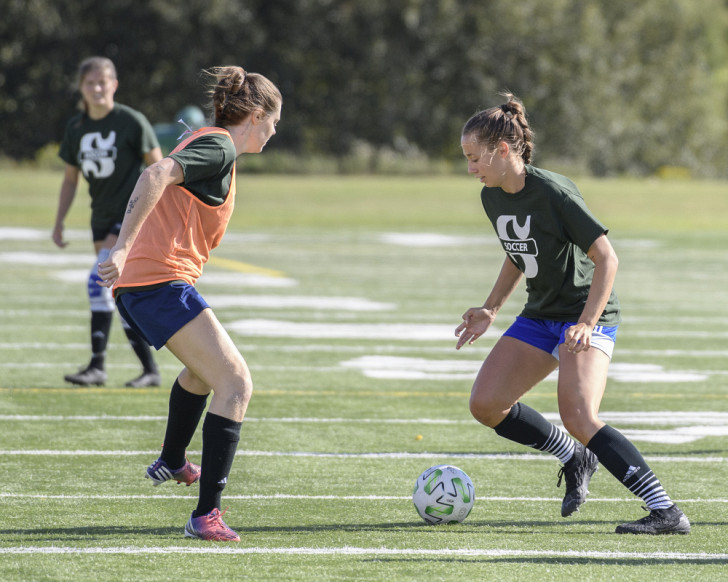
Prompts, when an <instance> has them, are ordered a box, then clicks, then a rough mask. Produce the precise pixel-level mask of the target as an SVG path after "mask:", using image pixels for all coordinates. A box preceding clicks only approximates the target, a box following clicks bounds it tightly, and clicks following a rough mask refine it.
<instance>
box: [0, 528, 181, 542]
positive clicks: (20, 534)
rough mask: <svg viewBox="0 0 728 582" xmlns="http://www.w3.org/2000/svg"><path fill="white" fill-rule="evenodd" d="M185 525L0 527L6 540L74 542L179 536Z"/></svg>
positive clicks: (0, 534)
mask: <svg viewBox="0 0 728 582" xmlns="http://www.w3.org/2000/svg"><path fill="white" fill-rule="evenodd" d="M183 530H184V526H176V527H144V526H125V525H94V526H89V527H37V528H15V529H0V538H3V539H4V540H5V541H8V540H10V539H12V538H13V537H15V538H18V539H22V540H24V541H27V540H28V538H33V539H36V540H38V541H44V542H72V541H83V540H88V539H90V538H94V539H103V538H107V537H108V538H119V537H125V536H154V537H179V536H180V534H182V533H183Z"/></svg>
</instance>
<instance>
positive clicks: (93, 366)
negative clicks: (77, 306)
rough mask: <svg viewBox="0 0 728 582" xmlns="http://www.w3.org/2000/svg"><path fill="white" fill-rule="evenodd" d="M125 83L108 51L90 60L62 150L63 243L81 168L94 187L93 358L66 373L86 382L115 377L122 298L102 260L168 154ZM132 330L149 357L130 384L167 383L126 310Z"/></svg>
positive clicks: (58, 233) (58, 227) (58, 226)
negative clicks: (113, 345) (101, 272)
mask: <svg viewBox="0 0 728 582" xmlns="http://www.w3.org/2000/svg"><path fill="white" fill-rule="evenodd" d="M118 86H119V82H118V80H117V77H116V68H115V67H114V63H113V62H111V61H110V60H109V59H107V58H104V57H91V58H88V59H86V60H84V61H83V62H82V63H81V64H80V66H79V71H78V87H79V89H80V91H81V97H82V106H83V111H82V112H81V113H79V114H77V115H75V116H74V117H72V118H71V120H70V121H69V122H68V125H67V126H66V131H65V134H64V136H63V141H62V142H61V148H60V152H59V155H60V157H61V159H63V161H64V162H66V171H65V175H64V178H63V183H62V184H61V192H60V200H59V203H58V212H57V215H56V223H55V227H54V229H53V235H52V236H53V241H54V242H55V243H56V244H57V245H58V246H59V247H61V248H63V247H65V246H67V244H68V243H67V242H66V241H65V240H64V238H63V228H64V225H63V222H64V220H65V218H66V215H67V214H68V211H69V209H70V207H71V203H72V202H73V199H74V198H75V196H76V189H77V187H78V177H79V174H83V176H84V178H86V180H87V182H88V185H89V194H90V195H91V232H92V236H93V244H94V250H95V252H96V256H97V260H96V261H94V266H93V267H92V269H91V272H90V273H89V278H88V284H87V289H88V296H89V305H90V308H91V361H90V362H89V364H88V365H87V366H86V367H85V368H82V369H81V370H80V371H79V372H77V373H75V374H68V375H66V376H65V380H66V381H68V382H71V383H73V384H77V385H80V386H90V385H97V386H102V385H103V384H104V383H105V382H106V379H107V374H106V370H105V359H106V347H107V345H108V342H109V333H110V331H111V321H112V318H113V314H114V311H115V310H116V308H115V306H114V300H113V298H112V296H111V291H110V289H106V288H104V287H100V286H99V285H98V284H97V281H98V280H99V277H98V271H97V266H98V263H99V262H102V261H105V260H106V258H107V257H108V256H109V249H110V248H111V247H112V246H114V243H115V242H116V238H117V235H118V234H119V229H120V228H121V221H122V219H123V218H124V211H125V210H126V205H127V203H128V201H129V195H130V194H131V192H132V190H133V189H134V185H135V184H136V181H137V179H138V178H139V175H140V174H141V172H142V169H143V168H144V165H145V164H147V165H149V164H152V163H154V162H156V161H158V160H160V159H162V151H161V149H160V147H159V143H158V142H157V138H156V136H155V135H154V130H153V129H152V126H151V125H150V124H149V122H148V121H147V119H146V118H145V117H144V115H142V114H141V113H139V112H138V111H135V110H134V109H132V108H130V107H127V106H126V105H122V104H120V103H115V102H114V94H115V93H116V90H117V88H118ZM122 326H123V327H124V332H125V333H126V336H127V338H128V340H129V343H130V344H131V347H132V348H133V349H134V352H135V353H136V355H137V357H138V358H139V361H140V362H141V364H142V373H141V375H140V376H139V377H137V378H135V379H133V380H131V381H129V382H127V383H126V385H127V386H133V387H143V386H159V384H160V376H159V372H158V369H157V365H156V363H155V362H154V358H153V356H152V353H151V350H150V349H149V346H148V345H147V344H146V342H144V341H143V340H142V339H141V338H140V337H139V335H138V334H137V332H136V331H134V330H133V329H131V328H130V327H129V326H128V325H127V324H126V322H125V321H124V320H123V318H122Z"/></svg>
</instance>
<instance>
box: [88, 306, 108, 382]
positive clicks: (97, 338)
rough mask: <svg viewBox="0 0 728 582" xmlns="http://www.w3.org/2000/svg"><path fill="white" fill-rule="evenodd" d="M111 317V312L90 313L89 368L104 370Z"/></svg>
mask: <svg viewBox="0 0 728 582" xmlns="http://www.w3.org/2000/svg"><path fill="white" fill-rule="evenodd" d="M113 315H114V314H113V313H112V312H111V311H92V312H91V363H90V364H89V367H91V368H98V369H99V370H103V369H104V362H105V360H106V346H107V344H108V343H109V333H110V332H111V320H112V318H113Z"/></svg>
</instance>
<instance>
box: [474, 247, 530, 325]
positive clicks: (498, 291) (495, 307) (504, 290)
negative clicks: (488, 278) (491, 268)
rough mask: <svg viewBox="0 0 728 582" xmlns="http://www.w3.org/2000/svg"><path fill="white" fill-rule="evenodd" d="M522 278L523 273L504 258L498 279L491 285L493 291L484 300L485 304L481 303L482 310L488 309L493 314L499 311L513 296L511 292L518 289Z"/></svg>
mask: <svg viewBox="0 0 728 582" xmlns="http://www.w3.org/2000/svg"><path fill="white" fill-rule="evenodd" d="M522 278H523V273H521V271H520V270H518V268H517V267H516V266H515V265H514V264H513V262H512V261H511V260H510V259H509V258H508V257H506V259H505V261H504V262H503V266H502V267H501V270H500V273H499V274H498V278H497V279H496V281H495V283H494V284H493V289H492V290H491V292H490V294H489V295H488V298H487V299H486V300H485V303H483V308H485V309H489V310H491V311H493V312H494V313H497V312H498V311H500V309H501V307H503V305H504V304H505V302H506V301H507V300H508V298H509V297H510V296H511V295H512V294H513V291H515V289H516V287H518V283H520V281H521V279H522Z"/></svg>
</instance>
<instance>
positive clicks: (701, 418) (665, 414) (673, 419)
mask: <svg viewBox="0 0 728 582" xmlns="http://www.w3.org/2000/svg"><path fill="white" fill-rule="evenodd" d="M543 416H544V417H545V418H546V419H547V420H548V421H550V422H554V423H560V422H561V421H560V417H559V415H558V414H557V413H554V412H546V413H543ZM599 417H600V418H601V419H602V420H603V421H605V422H610V423H618V424H621V425H630V426H632V425H635V426H641V425H648V426H649V425H664V426H681V425H696V424H697V425H701V426H706V425H710V426H713V425H718V426H722V425H726V424H728V412H712V411H694V412H684V411H671V410H665V411H649V412H642V411H639V412H618V411H613V412H610V411H602V412H600V413H599ZM0 420H2V421H18V422H28V421H42V422H65V421H90V422H96V421H108V422H159V421H166V420H167V417H166V416H150V415H139V416H133V415H121V416H114V415H105V414H101V415H76V414H74V415H59V414H0ZM245 422H246V423H251V422H253V423H272V424H353V425H355V424H418V425H428V424H433V425H434V424H442V425H474V426H475V425H478V423H477V421H476V420H474V419H472V418H469V419H445V418H312V417H268V418H257V417H247V418H246V419H245Z"/></svg>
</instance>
